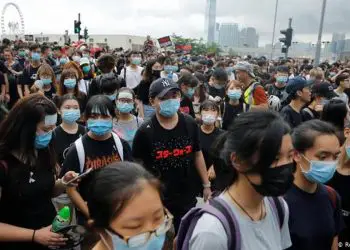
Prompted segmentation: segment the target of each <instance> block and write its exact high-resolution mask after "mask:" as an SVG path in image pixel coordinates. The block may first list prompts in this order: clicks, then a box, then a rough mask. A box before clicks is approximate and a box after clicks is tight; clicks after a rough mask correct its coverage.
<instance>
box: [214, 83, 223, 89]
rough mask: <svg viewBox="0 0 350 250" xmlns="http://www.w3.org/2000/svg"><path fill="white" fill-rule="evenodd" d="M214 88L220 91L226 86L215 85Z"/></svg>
mask: <svg viewBox="0 0 350 250" xmlns="http://www.w3.org/2000/svg"><path fill="white" fill-rule="evenodd" d="M213 87H214V88H216V89H218V90H220V89H223V88H224V87H225V86H224V85H221V84H217V83H214V85H213Z"/></svg>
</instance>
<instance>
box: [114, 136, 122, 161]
mask: <svg viewBox="0 0 350 250" xmlns="http://www.w3.org/2000/svg"><path fill="white" fill-rule="evenodd" d="M112 135H113V139H114V143H115V145H116V146H117V150H118V154H119V156H120V159H121V160H122V161H124V151H123V144H122V141H121V140H120V138H119V136H118V135H117V134H115V133H113V132H112Z"/></svg>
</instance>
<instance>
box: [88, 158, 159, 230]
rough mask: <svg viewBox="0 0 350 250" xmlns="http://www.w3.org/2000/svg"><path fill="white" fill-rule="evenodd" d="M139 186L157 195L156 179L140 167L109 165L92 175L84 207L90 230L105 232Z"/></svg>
mask: <svg viewBox="0 0 350 250" xmlns="http://www.w3.org/2000/svg"><path fill="white" fill-rule="evenodd" d="M142 183H148V184H150V185H152V186H153V187H154V188H155V189H156V190H157V191H158V192H159V195H161V185H160V182H159V180H158V179H157V178H155V177H154V176H153V175H152V174H151V173H149V172H148V171H147V170H146V169H145V168H143V167H142V166H141V165H139V164H136V163H132V162H126V161H124V162H118V163H112V164H110V165H109V166H107V167H105V168H103V169H101V170H100V171H98V172H97V173H96V175H95V176H94V179H93V180H92V182H91V186H90V189H89V195H88V197H89V198H88V207H89V212H90V215H91V218H92V219H93V221H94V223H93V227H94V228H95V229H101V230H103V229H106V228H108V227H109V224H110V221H111V220H112V219H113V218H115V217H117V216H118V215H119V214H120V213H121V212H122V210H123V209H124V208H125V206H126V205H127V203H128V201H130V200H131V199H132V198H134V197H135V195H137V194H139V193H140V192H141V191H142V186H143V185H142Z"/></svg>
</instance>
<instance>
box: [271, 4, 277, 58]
mask: <svg viewBox="0 0 350 250" xmlns="http://www.w3.org/2000/svg"><path fill="white" fill-rule="evenodd" d="M277 10H278V0H276V7H275V20H274V22H273V31H272V43H271V58H270V59H271V60H272V58H273V52H274V50H275V31H276V20H277Z"/></svg>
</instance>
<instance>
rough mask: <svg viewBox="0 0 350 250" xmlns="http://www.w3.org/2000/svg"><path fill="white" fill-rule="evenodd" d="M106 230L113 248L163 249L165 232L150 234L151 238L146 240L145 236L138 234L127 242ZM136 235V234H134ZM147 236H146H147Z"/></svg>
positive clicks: (117, 249)
mask: <svg viewBox="0 0 350 250" xmlns="http://www.w3.org/2000/svg"><path fill="white" fill-rule="evenodd" d="M106 232H107V233H108V234H109V236H110V237H111V239H112V242H113V248H112V249H113V250H128V249H134V250H161V249H163V245H164V242H165V233H162V234H160V235H157V236H156V235H154V234H153V235H152V236H151V238H150V239H149V240H148V241H146V239H144V238H145V237H143V236H142V234H141V235H140V237H139V238H137V239H135V242H134V241H130V240H129V244H127V243H126V242H125V241H124V240H123V239H121V238H120V237H119V236H118V235H116V234H114V233H112V232H110V231H107V230H106ZM136 237H137V236H136ZM147 237H148V236H147ZM144 241H146V242H145V243H144V244H142V245H140V242H141V243H142V242H144Z"/></svg>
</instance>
